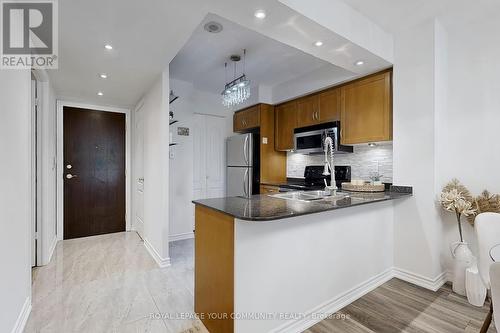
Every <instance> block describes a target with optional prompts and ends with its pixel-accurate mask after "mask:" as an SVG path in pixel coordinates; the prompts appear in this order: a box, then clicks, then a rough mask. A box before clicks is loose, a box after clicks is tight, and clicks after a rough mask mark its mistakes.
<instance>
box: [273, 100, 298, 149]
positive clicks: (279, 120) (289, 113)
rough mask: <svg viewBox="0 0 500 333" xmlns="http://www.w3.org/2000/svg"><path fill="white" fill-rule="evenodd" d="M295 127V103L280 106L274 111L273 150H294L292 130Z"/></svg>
mask: <svg viewBox="0 0 500 333" xmlns="http://www.w3.org/2000/svg"><path fill="white" fill-rule="evenodd" d="M296 127H297V101H292V102H288V103H285V104H281V105H279V106H277V107H276V109H275V131H274V133H275V148H276V150H278V151H285V150H292V149H293V148H294V142H293V130H294V129H295V128H296Z"/></svg>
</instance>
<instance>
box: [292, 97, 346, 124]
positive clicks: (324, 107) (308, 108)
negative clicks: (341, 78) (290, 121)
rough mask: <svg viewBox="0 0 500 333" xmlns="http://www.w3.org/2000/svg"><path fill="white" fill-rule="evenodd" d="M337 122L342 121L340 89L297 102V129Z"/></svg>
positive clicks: (303, 98)
mask: <svg viewBox="0 0 500 333" xmlns="http://www.w3.org/2000/svg"><path fill="white" fill-rule="evenodd" d="M336 120H340V89H329V90H326V91H324V92H321V93H318V94H315V95H311V96H307V97H302V98H299V99H298V100H297V127H299V128H300V127H306V126H312V125H317V124H321V123H326V122H330V121H336Z"/></svg>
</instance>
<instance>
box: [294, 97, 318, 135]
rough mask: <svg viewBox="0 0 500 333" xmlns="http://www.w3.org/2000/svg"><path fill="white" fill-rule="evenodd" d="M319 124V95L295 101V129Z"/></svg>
mask: <svg viewBox="0 0 500 333" xmlns="http://www.w3.org/2000/svg"><path fill="white" fill-rule="evenodd" d="M319 122H320V108H319V95H312V96H307V97H303V98H300V99H298V100H297V127H298V128H300V127H306V126H311V125H316V124H318V123H319Z"/></svg>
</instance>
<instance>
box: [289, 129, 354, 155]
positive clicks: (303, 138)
mask: <svg viewBox="0 0 500 333" xmlns="http://www.w3.org/2000/svg"><path fill="white" fill-rule="evenodd" d="M340 134H341V130H340V122H338V121H336V122H331V123H326V124H322V125H316V126H310V127H305V128H297V129H296V130H295V131H294V143H295V145H294V147H295V148H294V150H295V152H297V153H300V154H319V153H323V152H324V143H325V139H326V137H327V136H329V137H331V138H332V140H333V145H334V151H335V153H337V154H343V153H352V152H353V148H352V146H344V145H341V144H340V142H341V141H340V139H341V138H340Z"/></svg>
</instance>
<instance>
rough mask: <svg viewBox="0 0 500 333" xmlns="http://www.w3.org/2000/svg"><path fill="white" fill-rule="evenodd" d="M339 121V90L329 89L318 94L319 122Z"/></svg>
mask: <svg viewBox="0 0 500 333" xmlns="http://www.w3.org/2000/svg"><path fill="white" fill-rule="evenodd" d="M338 120H340V89H331V90H328V91H325V92H322V93H320V94H319V122H321V123H326V122H329V121H338Z"/></svg>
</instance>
